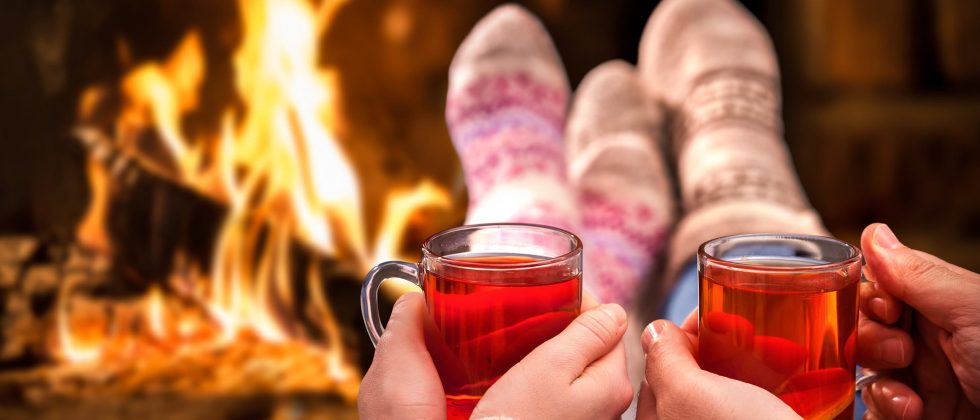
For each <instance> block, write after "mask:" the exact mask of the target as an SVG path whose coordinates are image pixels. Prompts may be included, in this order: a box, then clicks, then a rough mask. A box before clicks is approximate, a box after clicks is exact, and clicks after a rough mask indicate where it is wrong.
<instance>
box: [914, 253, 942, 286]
mask: <svg viewBox="0 0 980 420" xmlns="http://www.w3.org/2000/svg"><path fill="white" fill-rule="evenodd" d="M904 271H905V273H904V274H905V275H906V276H909V278H911V279H912V280H913V281H922V280H924V279H930V278H935V277H939V276H943V275H946V274H947V272H946V270H945V269H944V268H942V267H940V266H938V265H936V263H935V262H932V261H929V260H927V259H925V258H920V257H918V256H916V255H909V256H908V257H907V258H905V264H904Z"/></svg>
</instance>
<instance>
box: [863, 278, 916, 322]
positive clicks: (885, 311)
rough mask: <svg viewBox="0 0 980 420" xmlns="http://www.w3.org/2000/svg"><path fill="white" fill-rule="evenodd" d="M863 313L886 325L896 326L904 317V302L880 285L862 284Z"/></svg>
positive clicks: (873, 283) (872, 283)
mask: <svg viewBox="0 0 980 420" xmlns="http://www.w3.org/2000/svg"><path fill="white" fill-rule="evenodd" d="M860 295H861V312H863V313H865V314H867V315H868V317H870V318H871V319H874V320H876V321H879V322H881V323H884V324H894V323H896V322H898V319H899V318H900V317H901V316H902V311H903V310H904V306H905V305H903V304H902V302H900V301H899V300H898V299H895V298H894V297H893V296H892V295H890V294H888V292H885V290H884V289H882V288H881V286H879V285H878V283H875V282H865V283H861V293H860Z"/></svg>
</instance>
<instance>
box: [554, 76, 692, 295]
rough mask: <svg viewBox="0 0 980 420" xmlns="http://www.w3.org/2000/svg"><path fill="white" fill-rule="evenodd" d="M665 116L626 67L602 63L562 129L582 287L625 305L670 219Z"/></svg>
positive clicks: (646, 273)
mask: <svg viewBox="0 0 980 420" xmlns="http://www.w3.org/2000/svg"><path fill="white" fill-rule="evenodd" d="M662 139H663V113H662V111H661V110H660V108H659V107H658V106H656V104H654V103H653V102H652V101H650V100H649V99H648V98H647V96H646V95H645V93H644V91H643V89H642V88H641V86H640V83H639V81H638V80H637V78H636V74H635V71H634V69H633V67H632V66H630V65H629V64H627V63H625V62H622V61H613V62H609V63H605V64H603V65H601V66H599V67H597V68H595V69H594V70H592V71H591V72H590V73H589V74H588V75H587V76H586V77H585V79H584V80H583V81H582V84H581V85H580V86H579V88H578V90H577V91H576V94H575V101H574V104H573V107H572V111H571V115H570V116H569V124H568V158H569V164H570V168H569V169H570V178H571V180H572V183H573V185H575V186H576V188H577V190H578V194H579V202H580V204H581V205H580V208H581V211H582V236H583V240H584V241H585V258H586V260H585V282H586V283H585V285H586V288H588V289H589V290H590V291H591V292H592V293H593V294H595V295H596V297H598V298H599V300H600V301H602V302H616V303H620V304H624V305H630V304H632V303H633V301H634V300H635V297H636V295H637V294H638V293H639V292H640V291H641V288H642V282H643V280H644V279H646V278H648V277H650V274H651V271H652V270H653V268H654V267H653V265H654V262H655V261H657V260H658V259H659V257H660V254H661V252H662V251H663V246H664V243H665V242H666V239H667V234H668V229H669V226H670V224H671V223H672V222H673V219H674V207H675V204H674V198H673V191H672V190H671V183H670V178H669V176H668V171H667V167H666V163H665V160H664V158H663V155H662V152H661V143H662V142H663V140H662Z"/></svg>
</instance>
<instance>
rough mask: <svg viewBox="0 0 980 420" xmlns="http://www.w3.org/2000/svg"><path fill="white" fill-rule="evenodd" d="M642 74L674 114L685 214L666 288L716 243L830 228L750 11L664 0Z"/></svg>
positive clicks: (643, 52) (771, 56)
mask: <svg viewBox="0 0 980 420" xmlns="http://www.w3.org/2000/svg"><path fill="white" fill-rule="evenodd" d="M639 72H640V78H641V81H642V83H643V84H644V85H645V86H646V88H647V90H648V92H650V93H651V94H653V95H655V96H656V97H660V98H663V99H664V102H665V103H666V105H667V107H668V110H669V111H670V112H671V117H672V119H673V121H672V127H671V128H672V130H671V131H672V136H673V147H674V149H675V150H674V151H675V153H676V154H677V167H678V178H679V184H680V191H681V196H682V200H683V206H684V211H685V213H686V214H685V215H684V217H683V218H682V220H681V221H680V223H679V224H678V226H677V229H676V231H675V233H674V235H673V237H672V239H671V244H670V254H669V257H668V272H667V275H666V276H665V277H664V279H665V280H667V281H668V283H665V284H664V291H666V290H669V288H670V286H671V285H670V284H669V282H670V279H673V278H675V277H676V272H677V271H678V270H679V269H680V267H682V266H683V264H684V263H685V262H686V261H689V260H690V259H691V258H692V257H693V256H694V254H695V253H696V252H697V248H698V246H700V244H701V243H702V242H704V241H707V240H709V239H713V238H716V237H719V236H725V235H731V234H738V233H748V232H794V233H811V234H822V235H825V234H826V230H825V229H824V227H823V225H822V224H821V222H820V217H819V216H818V215H817V214H816V212H815V211H814V210H813V209H812V208H811V207H810V204H809V203H808V201H807V199H806V195H805V193H804V192H803V188H802V186H801V185H800V183H799V180H798V179H797V176H796V171H795V170H794V168H793V164H792V161H791V159H790V155H789V151H788V149H787V147H786V145H785V143H784V142H783V139H782V118H781V116H780V112H781V110H780V107H781V97H780V90H779V70H778V68H777V63H776V56H775V52H774V51H773V48H772V43H771V41H770V39H769V36H768V35H767V34H766V32H765V29H764V28H763V27H762V25H761V24H759V22H758V21H756V20H755V18H753V17H752V15H751V14H749V13H748V12H747V11H746V10H745V9H743V8H742V7H741V6H739V5H738V4H737V3H736V2H734V1H731V0H666V1H664V2H663V3H661V4H660V6H658V7H657V9H656V10H655V11H654V13H653V15H652V16H651V17H650V21H649V22H648V23H647V27H646V29H645V31H644V34H643V37H642V39H641V41H640V60H639Z"/></svg>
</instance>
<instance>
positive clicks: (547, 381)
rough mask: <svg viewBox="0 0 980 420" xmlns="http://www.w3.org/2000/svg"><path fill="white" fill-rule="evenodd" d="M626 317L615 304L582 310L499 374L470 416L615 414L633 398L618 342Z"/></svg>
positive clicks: (585, 417)
mask: <svg viewBox="0 0 980 420" xmlns="http://www.w3.org/2000/svg"><path fill="white" fill-rule="evenodd" d="M626 322H627V321H626V312H625V311H624V310H623V308H622V307H620V306H619V305H616V304H607V305H600V306H597V307H594V308H592V309H589V310H586V311H584V312H583V313H582V314H581V315H579V316H578V317H577V318H575V320H573V321H572V323H571V324H569V326H568V327H567V328H565V330H564V331H562V332H561V333H559V334H558V335H557V336H555V337H554V338H552V339H550V340H548V341H546V342H544V343H542V344H541V345H540V346H538V347H537V348H536V349H534V350H533V351H531V353H529V354H528V355H527V356H525V357H524V359H522V360H521V361H520V362H518V363H517V364H516V365H514V367H512V368H510V370H508V371H507V373H505V374H504V375H503V376H501V377H500V379H499V380H497V382H496V383H494V384H493V385H492V386H491V387H490V389H488V390H487V392H486V394H484V396H483V398H482V399H481V400H480V402H479V403H478V404H477V406H476V409H475V410H474V411H473V415H472V416H471V418H474V419H479V418H486V417H502V418H515V419H539V418H553V419H559V418H560V419H596V418H613V417H619V416H620V415H621V414H622V413H623V412H624V411H626V408H627V407H629V404H630V402H631V401H632V398H633V387H632V386H631V385H630V382H629V377H628V376H627V373H626V352H625V349H624V348H623V344H622V338H623V334H625V333H626Z"/></svg>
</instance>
